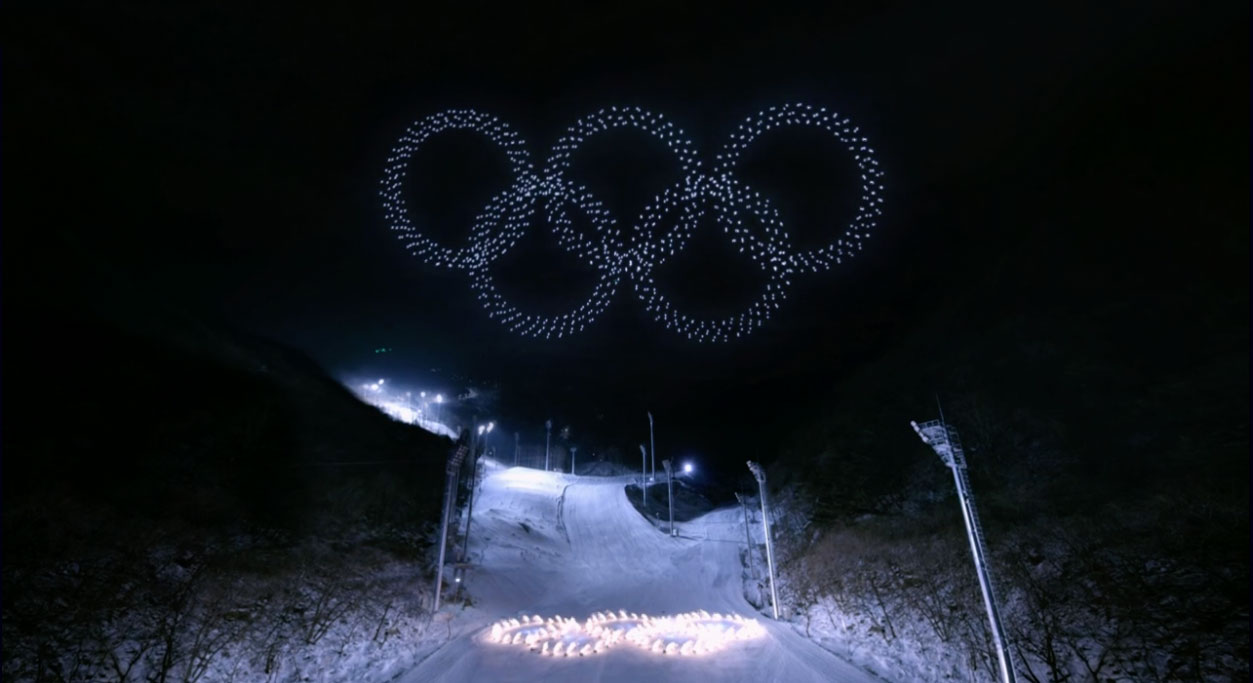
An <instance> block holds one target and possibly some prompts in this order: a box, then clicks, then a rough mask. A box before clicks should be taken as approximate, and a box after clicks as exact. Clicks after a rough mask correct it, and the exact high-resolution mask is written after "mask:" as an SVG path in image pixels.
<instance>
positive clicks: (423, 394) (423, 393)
mask: <svg viewBox="0 0 1253 683" xmlns="http://www.w3.org/2000/svg"><path fill="white" fill-rule="evenodd" d="M418 396H421V397H422V398H426V392H425V391H419V392H418Z"/></svg>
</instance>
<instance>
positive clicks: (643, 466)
mask: <svg viewBox="0 0 1253 683" xmlns="http://www.w3.org/2000/svg"><path fill="white" fill-rule="evenodd" d="M647 479H648V453H647V451H645V450H644V444H640V501H641V502H642V503H643V505H644V511H645V512H647V511H648V482H647V481H646V480H647Z"/></svg>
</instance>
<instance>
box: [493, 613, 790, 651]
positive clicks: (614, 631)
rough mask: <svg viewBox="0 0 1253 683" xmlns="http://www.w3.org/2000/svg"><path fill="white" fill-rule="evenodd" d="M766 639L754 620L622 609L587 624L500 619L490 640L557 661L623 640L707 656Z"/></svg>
mask: <svg viewBox="0 0 1253 683" xmlns="http://www.w3.org/2000/svg"><path fill="white" fill-rule="evenodd" d="M763 634H765V629H763V628H762V627H761V624H759V623H757V620H756V619H745V618H744V617H742V616H740V615H738V614H725V615H724V614H718V613H713V614H710V613H709V612H706V611H704V610H700V611H697V612H685V613H683V614H676V615H673V616H666V617H653V616H650V615H647V614H636V613H635V612H627V611H625V610H619V611H618V612H617V613H614V612H597V613H595V614H593V615H592V616H590V617H588V618H587V620H586V621H583V622H579V621H578V620H577V619H574V618H563V617H560V616H555V617H549V618H547V619H544V618H542V617H540V616H539V615H536V616H526V615H524V616H522V617H520V618H513V619H501V620H500V621H498V622H496V623H494V624H492V627H491V630H490V632H489V634H488V640H490V641H491V642H493V643H500V644H505V645H520V646H524V647H526V648H527V649H529V650H531V651H532V652H535V653H538V654H541V655H549V656H553V657H575V656H578V657H585V656H588V655H594V654H599V653H601V652H604V651H605V650H608V649H609V648H611V647H613V646H615V645H617V644H619V643H621V642H624V641H625V642H628V643H630V644H632V645H635V646H636V647H639V648H641V649H643V650H647V651H649V652H653V653H655V654H664V655H703V654H707V653H710V652H716V651H718V650H722V649H724V648H726V647H727V646H728V645H729V644H731V643H732V642H735V641H739V640H751V639H753V638H758V637H760V636H762V635H763Z"/></svg>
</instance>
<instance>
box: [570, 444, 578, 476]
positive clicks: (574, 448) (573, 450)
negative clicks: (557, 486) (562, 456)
mask: <svg viewBox="0 0 1253 683" xmlns="http://www.w3.org/2000/svg"><path fill="white" fill-rule="evenodd" d="M578 454H579V447H578V446H571V447H570V474H574V473H575V472H574V463H575V460H574V458H575V456H577V455H578Z"/></svg>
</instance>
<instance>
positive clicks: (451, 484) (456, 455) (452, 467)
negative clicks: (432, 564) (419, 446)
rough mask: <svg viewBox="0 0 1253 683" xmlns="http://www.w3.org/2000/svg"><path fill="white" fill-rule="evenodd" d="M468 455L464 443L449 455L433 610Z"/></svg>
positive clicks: (439, 588)
mask: <svg viewBox="0 0 1253 683" xmlns="http://www.w3.org/2000/svg"><path fill="white" fill-rule="evenodd" d="M465 457H466V446H465V444H462V445H460V446H458V447H457V450H456V451H454V452H453V454H452V455H451V456H449V457H448V465H447V467H445V469H444V471H445V473H446V474H447V484H446V486H445V487H444V511H443V514H442V515H441V517H440V524H439V565H438V567H437V568H436V569H435V606H434V608H433V609H432V610H431V611H432V612H438V611H439V594H440V591H441V590H442V589H443V588H444V549H445V547H446V546H447V545H448V518H449V517H451V516H452V505H453V502H454V501H455V500H456V495H457V492H456V486H457V473H458V472H460V471H461V461H462V460H463V459H465Z"/></svg>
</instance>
